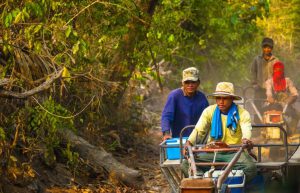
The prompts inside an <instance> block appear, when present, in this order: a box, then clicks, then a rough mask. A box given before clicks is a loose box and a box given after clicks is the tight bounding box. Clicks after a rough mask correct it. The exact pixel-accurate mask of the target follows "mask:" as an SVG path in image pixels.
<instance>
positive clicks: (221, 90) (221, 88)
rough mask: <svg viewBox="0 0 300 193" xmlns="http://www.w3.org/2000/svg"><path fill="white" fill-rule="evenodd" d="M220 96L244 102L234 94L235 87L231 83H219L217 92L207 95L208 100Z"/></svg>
mask: <svg viewBox="0 0 300 193" xmlns="http://www.w3.org/2000/svg"><path fill="white" fill-rule="evenodd" d="M220 96H223V97H224V96H225V97H226V96H232V97H233V99H234V100H242V97H240V96H238V95H236V94H234V87H233V84H232V83H231V82H219V83H218V84H217V87H216V91H215V92H214V93H212V94H209V95H207V98H216V97H220Z"/></svg>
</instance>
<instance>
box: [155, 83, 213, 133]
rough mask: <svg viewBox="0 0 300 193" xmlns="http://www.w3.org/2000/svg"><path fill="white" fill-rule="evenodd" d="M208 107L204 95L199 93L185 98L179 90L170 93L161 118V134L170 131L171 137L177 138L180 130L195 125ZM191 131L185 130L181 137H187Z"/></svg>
mask: <svg viewBox="0 0 300 193" xmlns="http://www.w3.org/2000/svg"><path fill="white" fill-rule="evenodd" d="M208 105H209V104H208V101H207V99H206V97H205V95H204V94H203V93H202V92H200V91H196V93H195V95H193V96H192V97H188V96H185V95H184V92H183V90H182V89H181V88H178V89H175V90H173V91H171V93H170V94H169V96H168V99H167V102H166V104H165V107H164V109H163V112H162V116H161V128H162V132H165V131H170V130H171V133H172V137H179V134H180V131H181V130H182V128H184V127H185V126H188V125H195V124H196V123H197V121H198V119H199V117H200V115H201V114H202V111H203V110H204V109H205V108H206V107H207V106H208ZM191 130H192V129H189V130H187V131H186V132H185V133H184V134H183V136H189V135H190V133H191Z"/></svg>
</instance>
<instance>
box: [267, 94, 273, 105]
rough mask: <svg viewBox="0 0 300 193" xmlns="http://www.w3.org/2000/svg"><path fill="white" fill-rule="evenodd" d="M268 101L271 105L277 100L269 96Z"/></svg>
mask: <svg viewBox="0 0 300 193" xmlns="http://www.w3.org/2000/svg"><path fill="white" fill-rule="evenodd" d="M267 101H268V102H269V103H271V104H272V103H275V99H274V98H273V97H271V96H269V97H267Z"/></svg>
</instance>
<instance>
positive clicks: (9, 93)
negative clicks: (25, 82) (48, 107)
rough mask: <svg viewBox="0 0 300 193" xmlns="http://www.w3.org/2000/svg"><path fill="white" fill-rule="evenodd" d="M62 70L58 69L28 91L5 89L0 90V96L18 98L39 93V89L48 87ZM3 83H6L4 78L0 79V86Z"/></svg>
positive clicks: (42, 89)
mask: <svg viewBox="0 0 300 193" xmlns="http://www.w3.org/2000/svg"><path fill="white" fill-rule="evenodd" d="M62 72H63V69H61V70H59V71H58V72H56V73H55V74H54V75H52V76H51V77H50V78H49V79H48V80H46V81H45V82H44V83H43V84H41V85H39V86H38V87H35V88H33V89H31V90H29V91H25V92H23V93H18V92H13V91H7V90H0V97H12V98H19V99H24V98H27V97H30V96H32V95H34V94H36V93H39V92H41V91H44V90H46V89H48V88H49V87H50V86H51V85H52V83H53V82H54V81H55V80H56V79H58V78H59V77H61V75H62ZM5 83H6V84H7V83H8V81H7V80H6V79H2V80H0V86H1V85H4V84H5Z"/></svg>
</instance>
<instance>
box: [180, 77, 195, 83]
mask: <svg viewBox="0 0 300 193" xmlns="http://www.w3.org/2000/svg"><path fill="white" fill-rule="evenodd" d="M198 80H199V78H196V77H188V78H185V79H182V82H185V81H198Z"/></svg>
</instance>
